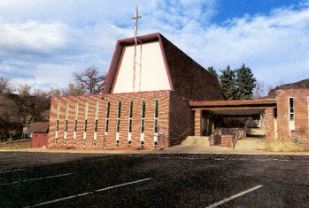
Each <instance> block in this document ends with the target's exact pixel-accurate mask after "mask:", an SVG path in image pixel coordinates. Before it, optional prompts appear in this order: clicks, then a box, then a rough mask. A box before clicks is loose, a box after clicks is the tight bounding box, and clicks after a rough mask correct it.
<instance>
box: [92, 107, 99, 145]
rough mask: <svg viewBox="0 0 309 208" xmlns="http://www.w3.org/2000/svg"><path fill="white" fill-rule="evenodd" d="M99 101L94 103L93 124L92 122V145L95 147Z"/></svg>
mask: <svg viewBox="0 0 309 208" xmlns="http://www.w3.org/2000/svg"><path fill="white" fill-rule="evenodd" d="M99 107H100V103H99V101H97V102H96V105H95V122H94V135H93V145H94V146H96V144H97V131H98V119H99Z"/></svg>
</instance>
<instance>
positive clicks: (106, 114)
mask: <svg viewBox="0 0 309 208" xmlns="http://www.w3.org/2000/svg"><path fill="white" fill-rule="evenodd" d="M110 107H111V103H110V102H109V101H108V102H107V104H106V112H105V134H107V133H108V127H109V111H110Z"/></svg>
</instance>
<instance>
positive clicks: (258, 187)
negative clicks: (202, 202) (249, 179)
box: [206, 185, 263, 208]
mask: <svg viewBox="0 0 309 208" xmlns="http://www.w3.org/2000/svg"><path fill="white" fill-rule="evenodd" d="M262 187H263V185H258V186H254V187H252V188H250V189H248V190H246V191H242V192H240V193H238V194H235V195H233V196H230V197H229V198H225V199H223V200H221V201H219V202H216V203H214V204H212V205H210V206H208V207H206V208H214V207H217V206H219V205H221V204H225V203H227V202H229V201H231V200H233V199H236V198H238V197H241V196H243V195H245V194H248V193H250V192H252V191H255V190H257V189H260V188H262Z"/></svg>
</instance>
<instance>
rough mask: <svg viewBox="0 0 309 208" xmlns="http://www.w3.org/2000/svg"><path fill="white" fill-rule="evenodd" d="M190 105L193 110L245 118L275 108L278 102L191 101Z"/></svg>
mask: <svg viewBox="0 0 309 208" xmlns="http://www.w3.org/2000/svg"><path fill="white" fill-rule="evenodd" d="M189 105H190V107H191V108H192V109H193V110H194V109H200V110H204V111H208V112H211V113H214V114H218V115H229V116H245V115H258V114H261V113H263V112H264V110H265V108H267V107H270V108H275V107H276V100H275V99H255V100H211V101H210V100H201V101H193V100H191V101H189Z"/></svg>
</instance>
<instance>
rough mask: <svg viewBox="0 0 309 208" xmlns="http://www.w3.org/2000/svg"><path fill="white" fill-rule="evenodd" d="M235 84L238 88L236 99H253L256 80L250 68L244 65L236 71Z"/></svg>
mask: <svg viewBox="0 0 309 208" xmlns="http://www.w3.org/2000/svg"><path fill="white" fill-rule="evenodd" d="M235 72H236V80H235V84H236V87H237V93H236V97H235V99H237V100H241V99H251V98H252V97H253V90H254V88H255V86H256V79H255V78H254V75H253V73H252V71H251V69H250V68H249V67H246V66H245V64H243V65H242V66H241V67H240V68H239V69H237V70H236V71H235Z"/></svg>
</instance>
